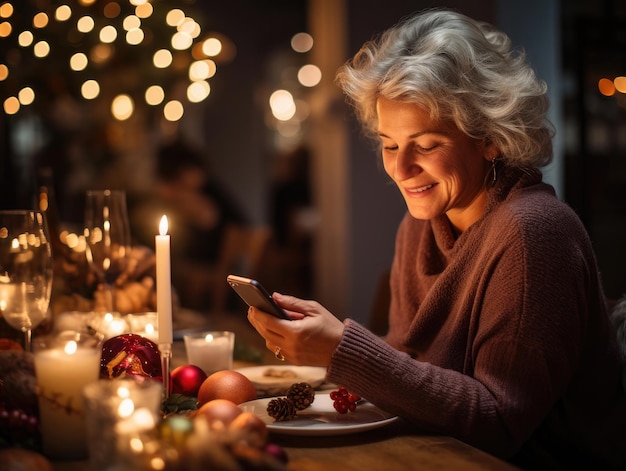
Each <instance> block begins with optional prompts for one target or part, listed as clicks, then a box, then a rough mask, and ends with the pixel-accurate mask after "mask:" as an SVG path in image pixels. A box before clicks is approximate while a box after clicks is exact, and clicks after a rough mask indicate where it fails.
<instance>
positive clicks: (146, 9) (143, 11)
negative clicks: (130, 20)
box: [135, 2, 154, 18]
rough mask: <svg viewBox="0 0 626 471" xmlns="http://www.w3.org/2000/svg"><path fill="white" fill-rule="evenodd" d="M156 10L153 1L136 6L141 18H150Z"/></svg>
mask: <svg viewBox="0 0 626 471" xmlns="http://www.w3.org/2000/svg"><path fill="white" fill-rule="evenodd" d="M153 12H154V8H153V7H152V4H151V3H147V2H146V3H144V4H143V5H137V7H136V8H135V15H137V16H138V17H139V18H150V17H151V16H152V13H153Z"/></svg>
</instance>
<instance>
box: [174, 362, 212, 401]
mask: <svg viewBox="0 0 626 471" xmlns="http://www.w3.org/2000/svg"><path fill="white" fill-rule="evenodd" d="M206 378H207V374H206V373H205V372H204V370H203V369H202V368H200V367H199V366H196V365H181V366H178V367H176V368H174V369H173V370H172V374H171V377H170V386H171V392H172V393H173V394H175V393H178V394H182V395H184V396H189V397H197V396H198V390H199V389H200V386H202V383H203V382H204V380H205V379H206Z"/></svg>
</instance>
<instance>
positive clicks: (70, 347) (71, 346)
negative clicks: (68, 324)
mask: <svg viewBox="0 0 626 471" xmlns="http://www.w3.org/2000/svg"><path fill="white" fill-rule="evenodd" d="M63 350H65V353H67V354H68V355H74V354H75V353H76V351H77V350H78V344H77V343H76V342H75V341H74V340H70V341H69V342H67V343H66V344H65V348H64V349H63Z"/></svg>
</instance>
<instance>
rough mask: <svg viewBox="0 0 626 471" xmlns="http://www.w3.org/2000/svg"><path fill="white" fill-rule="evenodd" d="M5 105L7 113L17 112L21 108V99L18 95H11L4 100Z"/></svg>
mask: <svg viewBox="0 0 626 471" xmlns="http://www.w3.org/2000/svg"><path fill="white" fill-rule="evenodd" d="M3 106H4V112H5V113H6V114H15V113H17V112H18V111H19V110H20V101H19V100H18V99H17V98H16V97H14V96H10V97H9V98H7V99H6V100H4V103H3Z"/></svg>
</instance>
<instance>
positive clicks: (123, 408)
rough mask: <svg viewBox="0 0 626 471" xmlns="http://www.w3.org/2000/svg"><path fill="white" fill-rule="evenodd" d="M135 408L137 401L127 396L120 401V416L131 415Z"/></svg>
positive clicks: (118, 410) (118, 409) (118, 411)
mask: <svg viewBox="0 0 626 471" xmlns="http://www.w3.org/2000/svg"><path fill="white" fill-rule="evenodd" d="M134 410H135V403H134V402H133V400H132V399H130V398H126V399H123V400H122V402H120V405H119V406H118V408H117V413H118V414H119V416H120V417H130V415H131V414H132V413H133V412H134Z"/></svg>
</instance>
